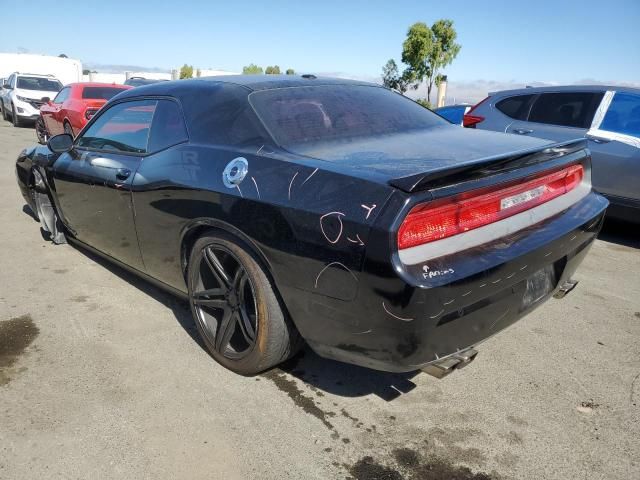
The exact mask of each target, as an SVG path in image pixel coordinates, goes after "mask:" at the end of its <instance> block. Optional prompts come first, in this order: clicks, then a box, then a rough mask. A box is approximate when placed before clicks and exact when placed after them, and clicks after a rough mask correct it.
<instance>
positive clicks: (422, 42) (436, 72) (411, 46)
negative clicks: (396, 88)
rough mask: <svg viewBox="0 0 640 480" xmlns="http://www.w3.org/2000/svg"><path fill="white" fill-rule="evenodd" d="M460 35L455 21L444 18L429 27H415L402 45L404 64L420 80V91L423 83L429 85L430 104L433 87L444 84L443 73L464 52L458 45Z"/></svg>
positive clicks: (421, 23) (419, 25)
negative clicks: (461, 51) (454, 25)
mask: <svg viewBox="0 0 640 480" xmlns="http://www.w3.org/2000/svg"><path fill="white" fill-rule="evenodd" d="M456 37H457V34H456V30H455V28H453V21H452V20H448V19H442V20H438V21H437V22H435V23H434V24H433V25H432V26H431V28H429V27H428V26H427V25H426V24H425V23H423V22H417V23H414V24H413V25H411V27H410V28H409V31H408V32H407V38H406V40H405V41H404V43H403V44H402V61H403V62H404V63H406V64H407V65H409V69H410V70H411V72H412V75H413V77H414V79H415V81H416V83H415V84H414V85H413V87H414V88H418V86H419V85H420V83H422V81H424V80H426V84H427V102H429V103H431V90H432V89H433V85H434V84H435V85H436V86H437V85H440V82H441V80H442V75H441V74H440V70H441V69H442V68H444V67H446V66H447V65H450V64H451V62H453V60H454V58H456V56H457V55H458V53H459V52H460V48H461V46H460V45H459V44H457V43H455V40H456Z"/></svg>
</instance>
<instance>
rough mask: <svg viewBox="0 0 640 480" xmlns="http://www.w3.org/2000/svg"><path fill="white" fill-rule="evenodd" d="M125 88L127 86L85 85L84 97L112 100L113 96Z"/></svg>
mask: <svg viewBox="0 0 640 480" xmlns="http://www.w3.org/2000/svg"><path fill="white" fill-rule="evenodd" d="M125 90H126V89H125V88H114V87H84V88H83V89H82V98H85V99H94V100H110V99H111V97H113V96H115V95H117V94H118V93H120V92H123V91H125Z"/></svg>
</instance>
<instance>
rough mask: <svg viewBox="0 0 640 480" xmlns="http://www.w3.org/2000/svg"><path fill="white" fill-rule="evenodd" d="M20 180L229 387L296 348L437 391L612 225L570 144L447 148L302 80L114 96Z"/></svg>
mask: <svg viewBox="0 0 640 480" xmlns="http://www.w3.org/2000/svg"><path fill="white" fill-rule="evenodd" d="M16 169H17V178H18V184H19V187H20V189H21V191H22V194H23V196H24V198H25V200H26V202H27V203H28V204H29V206H30V207H31V208H32V210H33V211H35V212H37V213H38V216H39V217H40V220H41V224H42V228H43V229H44V230H45V231H48V232H50V233H51V235H52V238H53V239H54V240H56V241H63V240H64V236H66V238H67V239H68V240H69V241H70V242H73V243H75V244H76V245H80V246H83V247H86V248H89V249H90V250H92V251H94V252H97V253H99V254H100V255H103V256H105V257H106V258H108V259H109V260H111V261H114V262H116V263H117V264H119V265H121V266H123V267H124V268H126V269H129V270H130V271H132V272H135V273H136V274H138V275H141V276H143V277H144V278H146V279H148V280H150V281H151V282H153V283H155V284H156V285H158V286H161V287H163V288H165V289H167V290H169V291H171V292H173V293H175V294H177V295H180V296H182V297H184V298H186V299H188V300H189V304H190V306H191V311H192V313H193V317H194V320H195V324H196V326H197V328H198V330H199V332H200V334H201V336H202V338H203V341H204V344H205V345H206V346H207V348H208V349H209V351H210V352H211V355H212V356H213V357H214V358H215V359H216V360H217V361H218V362H220V363H221V364H222V365H224V366H226V367H227V368H230V369H231V370H233V371H236V372H239V373H242V374H254V373H256V372H260V371H262V370H264V369H267V368H269V367H271V366H273V365H275V364H277V363H279V362H281V361H283V360H284V359H286V358H287V357H289V356H290V355H291V354H292V353H294V352H295V351H296V350H297V348H298V346H299V345H300V338H301V337H302V338H303V339H304V340H306V342H307V343H308V344H309V345H310V346H311V347H312V348H313V349H314V350H315V351H316V352H318V353H319V354H320V355H322V356H324V357H328V358H333V359H336V360H341V361H344V362H349V363H354V364H357V365H362V366H365V367H370V368H376V369H380V370H387V371H412V370H417V369H419V368H422V367H427V366H429V367H430V368H434V369H437V370H438V371H439V372H443V373H446V372H449V371H451V370H452V369H453V368H455V367H458V366H462V365H464V364H466V363H468V362H470V361H471V360H472V359H473V358H474V357H475V355H476V353H477V351H476V350H475V347H476V346H477V345H478V344H479V343H480V342H482V341H483V340H484V339H486V338H488V337H490V336H492V335H493V334H495V333H497V332H498V331H500V330H502V329H504V328H505V327H507V326H509V325H511V324H513V323H514V322H515V321H517V320H518V319H520V318H521V317H522V316H523V315H525V314H526V313H528V312H530V311H531V310H532V309H534V308H536V307H537V306H538V305H540V304H541V303H542V302H543V301H545V300H546V299H547V298H549V297H550V296H551V295H554V294H555V295H557V296H562V295H564V294H565V293H566V292H568V291H570V290H571V289H572V288H573V286H574V285H575V282H574V281H573V280H571V278H572V275H573V274H574V272H575V270H576V268H577V267H578V264H579V263H580V262H581V261H582V259H583V258H584V257H585V255H586V253H587V251H588V250H589V248H588V247H589V246H590V245H591V243H592V242H593V240H594V238H595V237H596V235H597V233H598V231H599V229H600V226H601V220H602V218H603V215H604V212H605V208H606V206H607V201H606V200H605V199H604V198H603V197H601V196H600V195H597V194H596V193H594V192H593V191H592V190H591V182H590V178H591V167H590V159H589V154H588V151H587V149H586V142H585V141H584V140H577V141H571V142H565V143H559V144H558V143H551V142H549V141H545V140H540V139H534V138H520V137H517V136H515V135H505V134H501V133H495V132H483V131H479V130H478V131H474V130H468V129H463V128H458V127H456V126H454V125H451V124H450V123H449V122H447V121H446V120H444V119H442V118H441V117H439V116H438V115H435V114H434V113H433V112H431V111H429V110H427V109H425V108H423V107H421V106H420V105H418V104H416V103H415V102H413V101H411V100H409V99H407V98H405V97H403V96H402V95H399V94H397V93H394V92H392V91H390V90H387V89H385V88H383V87H380V86H377V85H373V84H368V83H362V82H356V81H348V80H341V79H321V78H316V77H312V76H305V77H293V76H291V75H289V76H285V75H282V76H280V75H268V76H266V78H265V76H258V75H255V76H252V75H244V76H228V77H210V78H207V79H193V80H181V81H175V82H162V83H157V84H154V85H148V86H146V87H140V88H135V89H132V90H127V91H126V92H122V93H120V94H119V95H118V96H117V97H115V98H114V99H112V100H111V101H109V102H108V103H107V104H106V105H105V106H104V107H103V108H102V109H100V111H99V112H98V113H96V115H95V116H94V117H93V118H92V119H91V120H90V122H89V124H88V125H87V126H86V127H85V128H84V129H83V130H82V132H80V134H79V135H78V137H77V138H75V139H73V138H72V137H71V136H70V135H68V134H61V135H57V136H54V137H52V138H51V139H50V140H49V142H48V146H47V147H44V146H38V147H35V148H29V149H27V150H25V151H23V152H22V153H21V154H20V155H19V157H18V159H17V163H16ZM51 202H52V203H51ZM523 348H526V346H525V347H523Z"/></svg>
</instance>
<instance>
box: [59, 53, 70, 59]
mask: <svg viewBox="0 0 640 480" xmlns="http://www.w3.org/2000/svg"><path fill="white" fill-rule="evenodd" d="M58 57H59V58H69V57H67V56H66V55H65V54H64V53H61V54H60V55H58Z"/></svg>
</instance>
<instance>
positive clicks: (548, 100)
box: [506, 91, 604, 142]
mask: <svg viewBox="0 0 640 480" xmlns="http://www.w3.org/2000/svg"><path fill="white" fill-rule="evenodd" d="M603 95H604V92H595V91H593V92H590V91H578V92H545V93H541V94H540V95H538V97H537V98H536V99H535V100H534V102H533V105H532V106H531V109H530V111H529V114H528V117H527V119H526V120H517V121H515V122H513V123H512V124H511V125H509V127H508V128H507V130H506V131H507V133H515V134H517V135H526V136H530V137H539V138H545V139H548V140H553V141H555V142H562V141H566V140H572V139H574V138H584V136H585V135H586V133H587V130H588V129H589V127H590V126H591V121H592V120H593V116H594V114H595V112H596V110H597V108H598V106H599V105H600V102H601V101H602V97H603Z"/></svg>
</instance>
